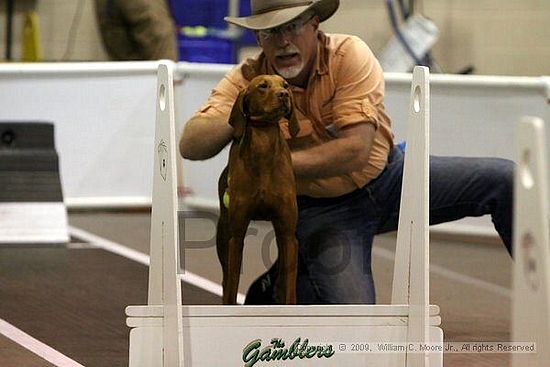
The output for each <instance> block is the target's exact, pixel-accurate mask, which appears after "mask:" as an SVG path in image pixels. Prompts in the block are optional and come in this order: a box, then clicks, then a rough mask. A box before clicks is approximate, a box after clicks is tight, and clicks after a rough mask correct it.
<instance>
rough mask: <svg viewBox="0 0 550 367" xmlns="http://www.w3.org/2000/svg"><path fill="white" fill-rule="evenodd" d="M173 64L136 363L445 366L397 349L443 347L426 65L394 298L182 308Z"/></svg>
mask: <svg viewBox="0 0 550 367" xmlns="http://www.w3.org/2000/svg"><path fill="white" fill-rule="evenodd" d="M173 70H174V65H173V64H172V63H171V62H165V61H163V62H161V64H160V65H159V70H158V80H159V82H158V83H159V86H158V92H159V93H158V101H157V122H156V136H155V146H156V147H157V148H156V149H155V169H154V182H153V211H152V218H151V265H150V269H149V272H150V275H149V299H148V305H145V306H128V307H127V309H126V314H127V316H128V319H127V324H128V326H129V327H131V328H132V330H131V331H130V366H131V367H159V366H163V367H168V366H170V367H183V366H185V367H205V366H243V365H244V366H248V367H251V366H269V365H277V366H281V365H283V366H286V365H288V366H311V365H315V366H321V367H322V366H335V365H339V366H346V367H358V366H361V367H364V366H384V367H427V366H431V367H442V365H443V354H442V352H439V353H429V354H428V353H426V352H418V351H417V350H414V353H413V350H408V349H407V348H404V349H403V348H397V346H401V347H402V346H404V345H405V346H406V345H409V343H414V345H420V344H421V345H427V344H428V343H431V345H432V346H434V345H435V346H440V347H441V348H442V346H443V331H442V330H441V328H439V325H440V323H441V318H440V316H439V307H437V306H430V305H429V303H428V300H429V278H428V275H429V271H428V269H429V264H428V253H429V240H428V223H429V222H428V203H429V198H428V195H429V191H428V182H429V181H428V154H429V152H428V141H429V139H428V122H429V85H428V70H427V68H415V71H414V75H413V83H412V91H411V112H410V121H409V125H410V128H409V133H408V139H407V141H408V143H407V144H408V148H407V159H406V160H405V170H404V176H403V181H404V184H403V187H404V188H409V189H406V191H404V192H403V195H402V197H404V198H407V199H406V200H403V202H402V204H401V215H400V217H401V218H402V222H400V226H399V233H398V246H397V251H396V265H395V268H396V272H395V274H394V279H393V289H394V291H393V297H392V304H391V305H331V306H221V305H220V306H182V303H181V302H182V300H181V284H180V280H179V279H180V277H179V274H178V269H179V266H178V264H180V261H179V258H178V256H179V251H178V237H177V228H178V226H177V216H176V211H177V206H176V198H177V196H176V172H175V165H174V162H175V157H176V147H177V145H176V144H175V128H174V126H175V122H174V111H173V109H174V107H173V106H174V102H173V97H174V95H173V85H172V83H173V82H172V80H173V78H172V73H173ZM413 165H414V166H413ZM408 190H413V191H412V192H411V191H408ZM412 244H414V246H411V245H412ZM181 264H184V262H183V261H182V262H181ZM366 343H367V344H368V345H371V346H372V345H379V346H381V349H380V350H376V351H374V350H367V349H366V347H365V344H366ZM384 345H385V346H386V350H384ZM393 347H396V348H393Z"/></svg>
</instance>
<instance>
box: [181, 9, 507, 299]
mask: <svg viewBox="0 0 550 367" xmlns="http://www.w3.org/2000/svg"><path fill="white" fill-rule="evenodd" d="M251 5H252V14H253V15H252V16H250V17H244V18H226V20H227V21H228V22H231V23H234V24H237V25H239V26H242V27H245V28H248V29H252V30H254V31H255V32H256V38H257V41H258V44H259V46H260V47H261V48H262V50H263V52H262V53H261V54H260V55H259V56H258V57H257V58H256V59H254V60H247V61H245V62H244V63H242V64H240V65H238V66H236V67H235V68H234V69H233V70H231V71H230V72H229V73H228V74H227V75H226V76H225V77H224V79H223V80H222V81H221V82H220V83H219V84H218V85H217V87H216V88H215V89H214V90H213V91H212V94H211V96H210V98H209V99H208V101H207V102H206V104H204V105H203V106H202V107H201V108H200V109H199V111H197V112H196V113H195V115H194V116H193V117H192V118H191V119H190V120H189V122H188V123H187V125H186V127H185V130H184V133H183V136H182V138H181V141H180V151H181V154H182V155H183V157H184V158H187V159H195V160H197V159H207V158H209V157H212V156H214V155H216V154H217V153H218V152H219V151H220V150H221V149H222V148H223V147H225V146H226V145H227V144H228V143H229V142H230V141H231V138H232V128H231V126H230V125H229V124H228V122H227V121H228V116H229V112H230V109H231V106H232V104H233V102H234V101H235V99H236V97H237V95H238V93H239V91H240V90H242V89H243V88H245V87H246V85H247V83H248V82H249V80H250V79H251V78H252V77H254V76H255V75H258V74H279V75H281V76H282V77H284V78H285V79H286V80H287V81H288V82H289V83H290V84H291V86H292V91H293V95H294V97H295V103H296V108H297V111H298V119H299V123H300V133H299V134H298V136H297V137H296V138H292V139H289V140H288V143H289V146H290V148H291V151H292V162H293V166H294V170H295V173H296V178H297V191H298V198H297V200H298V207H299V220H298V229H297V238H298V242H299V248H300V250H299V266H298V268H299V269H298V290H297V300H298V303H302V304H311V303H374V302H375V291H374V282H373V278H372V271H371V248H372V240H373V236H374V235H375V234H376V233H381V232H385V231H391V230H395V229H396V228H397V224H398V214H399V202H400V193H401V179H402V175H403V162H404V153H403V152H402V151H401V150H399V149H398V148H396V147H394V145H393V135H392V132H391V122H390V118H389V117H388V115H387V114H386V112H385V109H384V80H383V74H382V70H381V68H380V65H379V64H378V61H377V60H376V58H375V57H374V55H373V54H372V52H371V51H370V49H369V48H368V46H367V45H366V44H365V43H364V42H362V41H361V40H360V39H358V38H357V37H353V36H347V35H335V34H330V35H329V34H324V33H323V32H321V31H319V23H320V22H322V21H324V20H326V19H327V18H329V17H330V16H331V15H332V14H333V13H334V12H335V11H336V10H337V8H338V5H339V1H338V0H319V1H299V0H276V1H273V0H252V2H251ZM282 126H283V128H284V125H282ZM287 138H289V137H288V136H287ZM512 183H513V164H512V162H510V161H507V160H502V159H489V158H488V159H475V158H451V157H431V160H430V222H431V223H432V224H436V223H441V222H446V221H451V220H456V219H459V218H463V217H465V216H480V215H484V214H491V215H492V219H493V222H494V224H495V228H496V229H497V231H498V233H499V234H500V236H501V238H502V240H503V242H504V244H505V245H506V248H507V249H508V251H509V252H511V238H512V233H511V220H512V219H511V218H512V191H513V190H512ZM272 277H273V271H270V272H269V273H267V274H264V276H262V277H261V278H260V279H259V280H257V281H256V282H255V283H254V284H253V285H252V287H251V290H250V291H249V294H248V297H247V303H270V302H272V293H273V290H272V285H273V284H274V282H273V279H272Z"/></svg>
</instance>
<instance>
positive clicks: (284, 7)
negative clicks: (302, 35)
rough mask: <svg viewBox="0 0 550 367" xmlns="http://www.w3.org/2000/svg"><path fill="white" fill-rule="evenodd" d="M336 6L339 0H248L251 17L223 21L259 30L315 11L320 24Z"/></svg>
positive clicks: (228, 18) (329, 15)
mask: <svg viewBox="0 0 550 367" xmlns="http://www.w3.org/2000/svg"><path fill="white" fill-rule="evenodd" d="M338 5H340V1H339V0H310V1H304V0H250V6H251V9H252V15H250V16H248V17H225V18H224V19H225V21H226V22H229V23H233V24H236V25H238V26H241V27H244V28H248V29H252V30H261V29H269V28H274V27H278V26H280V25H281V24H285V23H287V22H290V21H291V20H293V19H295V18H297V17H299V16H300V15H302V14H303V13H304V12H305V11H306V10H309V9H311V10H313V11H315V14H317V15H318V16H319V18H320V19H321V22H322V21H324V20H326V19H328V18H330V17H331V16H332V14H334V12H335V11H336V9H338Z"/></svg>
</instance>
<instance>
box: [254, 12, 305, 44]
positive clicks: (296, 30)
mask: <svg viewBox="0 0 550 367" xmlns="http://www.w3.org/2000/svg"><path fill="white" fill-rule="evenodd" d="M314 17H315V16H312V17H311V18H308V19H307V20H303V19H296V20H295V21H293V22H290V23H286V24H283V25H280V26H278V27H275V28H270V29H262V30H261V31H258V36H259V37H260V39H261V40H262V41H267V40H269V39H270V38H272V37H274V36H275V35H285V34H290V35H292V36H298V35H300V34H301V33H302V30H303V29H304V25H306V23H307V22H309V21H310V20H312V19H313V18H314Z"/></svg>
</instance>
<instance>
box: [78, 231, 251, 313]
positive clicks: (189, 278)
mask: <svg viewBox="0 0 550 367" xmlns="http://www.w3.org/2000/svg"><path fill="white" fill-rule="evenodd" d="M69 233H70V234H71V235H72V236H74V237H76V238H80V239H82V240H85V241H87V242H89V243H90V244H91V245H94V246H96V247H99V248H102V249H104V250H106V251H109V252H112V253H114V254H117V255H120V256H122V257H125V258H127V259H130V260H134V261H137V262H138V263H140V264H143V265H147V266H149V255H146V254H144V253H142V252H139V251H136V250H134V249H131V248H129V247H127V246H124V245H121V244H119V243H116V242H113V241H109V240H108V239H106V238H103V237H100V236H97V235H95V234H93V233H90V232H88V231H85V230H83V229H80V228H76V227H73V226H69ZM180 277H181V279H182V280H183V281H184V282H186V283H188V284H191V285H194V286H195V287H198V288H200V289H203V290H205V291H207V292H210V293H212V294H215V295H217V296H219V297H221V296H222V294H223V289H222V286H221V285H219V284H218V283H216V282H213V281H211V280H208V279H206V278H203V277H201V276H199V275H197V274H194V273H191V272H189V271H186V272H185V273H183V274H180ZM244 298H245V295H244V294H242V293H239V294H238V295H237V303H239V304H243V303H244Z"/></svg>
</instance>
